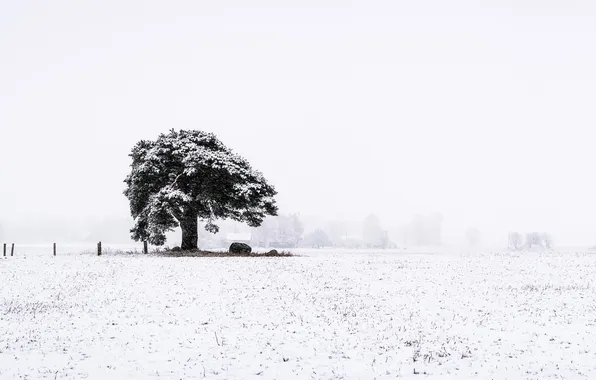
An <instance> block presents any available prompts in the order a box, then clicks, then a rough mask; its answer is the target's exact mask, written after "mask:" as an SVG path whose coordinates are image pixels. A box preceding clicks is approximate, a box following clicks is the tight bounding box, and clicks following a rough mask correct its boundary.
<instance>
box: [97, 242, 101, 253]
mask: <svg viewBox="0 0 596 380" xmlns="http://www.w3.org/2000/svg"><path fill="white" fill-rule="evenodd" d="M97 256H101V242H99V243H97Z"/></svg>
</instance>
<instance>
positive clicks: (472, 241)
mask: <svg viewBox="0 0 596 380" xmlns="http://www.w3.org/2000/svg"><path fill="white" fill-rule="evenodd" d="M466 240H467V241H468V244H469V245H471V246H472V247H475V246H477V245H478V244H479V243H480V230H478V228H476V227H470V228H468V230H467V231H466Z"/></svg>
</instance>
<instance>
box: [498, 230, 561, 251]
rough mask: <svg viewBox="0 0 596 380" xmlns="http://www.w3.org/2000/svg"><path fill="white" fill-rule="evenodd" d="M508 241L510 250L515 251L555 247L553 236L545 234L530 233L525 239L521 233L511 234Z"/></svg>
mask: <svg viewBox="0 0 596 380" xmlns="http://www.w3.org/2000/svg"><path fill="white" fill-rule="evenodd" d="M508 241H509V243H508V247H509V249H511V250H514V251H517V250H520V249H532V248H542V249H552V247H553V240H552V236H551V235H550V234H547V233H545V232H530V233H528V234H526V236H525V239H524V236H523V235H522V234H520V233H519V232H510V233H509V239H508Z"/></svg>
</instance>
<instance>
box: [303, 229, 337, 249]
mask: <svg viewBox="0 0 596 380" xmlns="http://www.w3.org/2000/svg"><path fill="white" fill-rule="evenodd" d="M303 244H304V245H305V246H308V247H312V248H323V247H330V246H332V245H333V243H332V242H331V239H330V238H329V236H328V235H327V233H326V232H325V231H323V230H322V229H320V228H319V229H316V230H315V231H313V232H311V233H310V234H308V235H306V236H305V237H304V241H303Z"/></svg>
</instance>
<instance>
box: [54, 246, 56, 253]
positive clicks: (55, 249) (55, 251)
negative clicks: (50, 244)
mask: <svg viewBox="0 0 596 380" xmlns="http://www.w3.org/2000/svg"><path fill="white" fill-rule="evenodd" d="M54 256H56V243H54Z"/></svg>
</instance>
